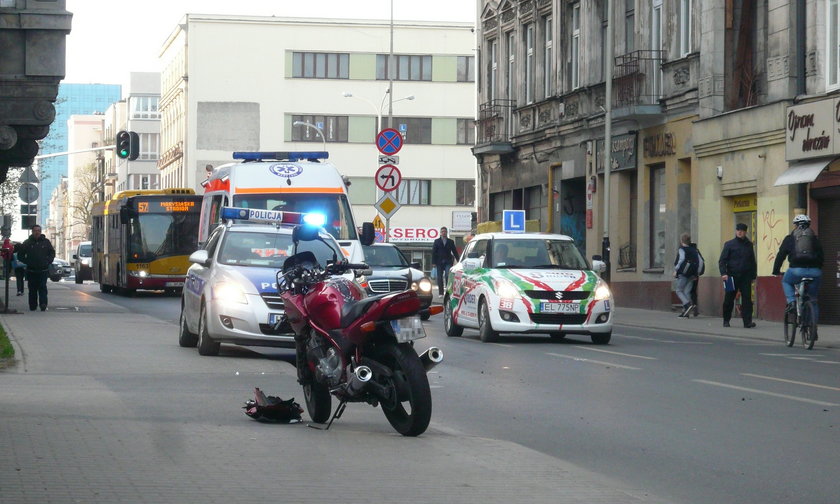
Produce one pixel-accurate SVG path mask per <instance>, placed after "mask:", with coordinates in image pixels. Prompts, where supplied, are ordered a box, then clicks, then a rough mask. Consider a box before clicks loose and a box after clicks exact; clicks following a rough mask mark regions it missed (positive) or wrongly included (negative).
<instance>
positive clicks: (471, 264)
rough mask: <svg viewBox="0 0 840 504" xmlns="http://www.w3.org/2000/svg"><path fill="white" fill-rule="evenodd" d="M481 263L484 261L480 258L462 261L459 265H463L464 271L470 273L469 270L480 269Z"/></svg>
mask: <svg viewBox="0 0 840 504" xmlns="http://www.w3.org/2000/svg"><path fill="white" fill-rule="evenodd" d="M483 261H484V259H482V258H480V257H471V258H469V259H464V260H463V261H461V264H463V265H464V271H470V270H474V269H476V268H480V267H481V263H482V262H483Z"/></svg>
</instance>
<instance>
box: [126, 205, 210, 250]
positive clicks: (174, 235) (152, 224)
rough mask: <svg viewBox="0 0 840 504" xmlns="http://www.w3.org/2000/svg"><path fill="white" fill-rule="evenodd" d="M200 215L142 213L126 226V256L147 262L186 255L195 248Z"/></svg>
mask: <svg viewBox="0 0 840 504" xmlns="http://www.w3.org/2000/svg"><path fill="white" fill-rule="evenodd" d="M199 219H200V214H199V213H197V212H190V213H165V214H156V213H143V214H139V215H137V216H134V217H133V218H132V219H131V225H130V226H129V229H128V233H129V237H128V238H129V240H128V243H129V245H128V257H129V261H131V262H150V261H153V260H155V259H157V258H160V257H168V256H177V255H189V254H192V253H193V252H195V251H196V250H198V223H199Z"/></svg>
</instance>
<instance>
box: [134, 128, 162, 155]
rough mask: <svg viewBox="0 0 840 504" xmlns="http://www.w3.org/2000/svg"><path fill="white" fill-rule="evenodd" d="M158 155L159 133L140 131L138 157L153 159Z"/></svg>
mask: <svg viewBox="0 0 840 504" xmlns="http://www.w3.org/2000/svg"><path fill="white" fill-rule="evenodd" d="M159 156H160V134H159V133H140V156H139V157H138V159H146V160H154V159H157V158H158V157H159Z"/></svg>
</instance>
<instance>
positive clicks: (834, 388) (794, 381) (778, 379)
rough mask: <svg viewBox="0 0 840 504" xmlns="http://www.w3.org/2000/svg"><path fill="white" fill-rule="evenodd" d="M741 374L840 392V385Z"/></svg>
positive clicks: (747, 374)
mask: <svg viewBox="0 0 840 504" xmlns="http://www.w3.org/2000/svg"><path fill="white" fill-rule="evenodd" d="M741 374H742V375H743V376H752V377H753V378H763V379H765V380H773V381H780V382H785V383H793V384H795V385H805V386H806V387H815V388H821V389H826V390H836V391H838V392H840V387H829V386H828V385H817V384H816V383H808V382H801V381H796V380H786V379H784V378H774V377H772V376H764V375H758V374H752V373H741Z"/></svg>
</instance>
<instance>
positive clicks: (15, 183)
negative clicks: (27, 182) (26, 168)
mask: <svg viewBox="0 0 840 504" xmlns="http://www.w3.org/2000/svg"><path fill="white" fill-rule="evenodd" d="M22 174H23V168H9V172H8V174H7V178H6V181H5V182H3V183H2V184H0V213H2V214H3V215H17V214H18V213H19V209H18V208H16V207H17V205H18V192H20V186H21V185H23V182H21V181H20V176H21V175H22Z"/></svg>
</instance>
